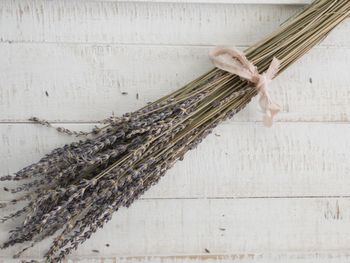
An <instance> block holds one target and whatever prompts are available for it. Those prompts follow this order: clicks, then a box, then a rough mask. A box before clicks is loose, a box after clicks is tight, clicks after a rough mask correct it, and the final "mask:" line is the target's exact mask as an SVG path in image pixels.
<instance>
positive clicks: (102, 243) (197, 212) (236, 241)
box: [0, 198, 350, 262]
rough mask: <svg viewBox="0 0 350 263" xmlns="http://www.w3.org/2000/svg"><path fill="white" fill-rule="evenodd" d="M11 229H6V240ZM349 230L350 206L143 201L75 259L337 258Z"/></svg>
mask: <svg viewBox="0 0 350 263" xmlns="http://www.w3.org/2000/svg"><path fill="white" fill-rule="evenodd" d="M12 224H13V223H12ZM10 226H11V223H9V224H4V225H0V227H1V229H0V230H1V232H2V233H4V232H5V231H6V229H8V228H10ZM349 226H350V199H348V198H342V199H338V198H335V199H329V198H317V199H289V198H287V199H284V198H282V199H255V200H254V201H253V202H252V201H251V200H246V199H192V200H189V199H175V200H174V199H171V200H139V201H137V202H135V203H134V204H133V206H132V207H131V208H129V209H122V210H120V211H119V212H118V214H117V215H115V216H114V217H113V219H112V220H111V221H110V222H109V223H108V224H107V225H106V226H105V229H104V231H98V232H96V233H95V234H94V236H93V237H92V238H91V239H89V240H88V241H86V243H84V244H83V245H82V246H81V247H80V249H79V250H78V251H76V252H74V253H73V254H72V256H71V258H75V257H82V258H90V257H91V258H94V257H100V256H102V257H106V258H108V257H115V256H121V255H122V256H125V257H129V256H130V257H138V256H144V255H150V256H166V255H178V256H180V255H200V254H207V253H206V252H205V249H207V250H208V251H209V252H210V254H213V255H225V254H226V255H230V254H231V255H232V254H236V255H240V254H244V255H247V254H249V255H261V254H262V255H269V254H282V255H283V254H288V253H296V254H297V255H301V256H302V255H303V254H307V253H314V254H315V253H317V252H318V251H323V253H328V254H331V253H332V252H334V255H337V254H339V253H345V252H346V251H347V252H348V251H349V242H350V227H349ZM4 238H6V235H2V236H1V237H0V241H1V240H3V239H4ZM106 244H109V246H106ZM48 245H49V244H48V242H47V241H44V242H41V243H40V244H38V245H37V246H36V247H34V248H33V249H32V250H31V251H30V255H31V256H32V257H34V258H37V257H40V255H41V254H42V253H44V252H45V250H46V249H47V247H48ZM17 249H18V248H17ZM95 250H97V251H99V252H95ZM14 251H16V249H13V248H11V249H8V250H3V251H2V254H1V255H2V257H5V256H10V255H11V254H12V253H14ZM134 261H135V262H137V260H136V258H134ZM280 262H282V261H280Z"/></svg>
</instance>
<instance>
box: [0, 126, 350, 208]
mask: <svg viewBox="0 0 350 263" xmlns="http://www.w3.org/2000/svg"><path fill="white" fill-rule="evenodd" d="M65 126H66V127H69V128H72V129H76V130H80V129H81V128H82V129H83V130H86V129H87V128H88V127H87V125H80V126H76V125H65ZM84 126H85V127H84ZM0 134H1V135H2V138H1V145H3V147H2V148H1V149H0V171H1V174H7V173H8V172H15V171H16V170H17V169H19V168H20V167H24V166H25V165H27V164H30V163H32V162H34V161H37V160H38V159H39V158H40V157H41V156H43V155H44V154H46V153H48V152H49V151H51V150H52V149H53V148H55V147H57V146H62V145H63V144H64V143H65V142H68V141H71V140H72V138H70V137H68V136H66V135H60V134H57V133H56V131H55V130H48V129H47V128H46V127H38V126H36V125H29V124H16V125H12V124H11V125H5V124H2V125H0ZM349 134H350V125H349V124H345V123H339V124H329V125H325V124H322V123H321V124H319V123H279V124H276V125H275V126H274V127H273V129H267V128H264V127H263V126H262V124H260V123H257V124H254V123H239V124H232V123H231V124H230V123H225V124H223V125H221V126H219V127H218V128H217V129H215V131H214V133H213V134H212V135H210V137H208V138H207V139H206V140H205V141H204V142H203V143H202V144H201V145H199V147H198V148H197V149H196V150H193V151H192V152H189V153H188V155H187V156H186V158H185V159H184V161H182V162H179V163H177V164H176V165H175V167H174V168H173V169H171V170H170V171H169V172H168V174H167V175H166V176H165V177H164V178H163V179H162V180H161V182H160V183H159V185H157V186H155V187H154V188H152V189H150V190H149V191H148V192H147V193H146V194H145V196H144V198H150V199H157V198H252V199H253V198H259V197H261V198H263V197H267V198H280V197H286V198H287V197H291V198H294V197H320V196H321V197H329V196H350V190H349V184H350V178H349V176H348V173H349V171H350V163H349V159H350V152H349V150H348V149H349V148H350V135H349ZM339 138H341V140H340V139H339ZM3 185H4V186H9V185H7V184H3ZM10 198H12V196H11V195H9V194H8V193H6V192H3V191H2V192H1V193H0V200H9V199H10ZM252 202H254V201H253V200H252Z"/></svg>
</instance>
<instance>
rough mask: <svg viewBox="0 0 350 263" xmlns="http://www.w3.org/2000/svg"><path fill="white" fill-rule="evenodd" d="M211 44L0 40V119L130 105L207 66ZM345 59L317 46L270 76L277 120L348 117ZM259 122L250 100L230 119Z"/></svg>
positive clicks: (89, 118)
mask: <svg viewBox="0 0 350 263" xmlns="http://www.w3.org/2000/svg"><path fill="white" fill-rule="evenodd" d="M210 48H211V47H194V46H191V47H180V46H178V47H174V46H168V47H165V46H130V45H127V46H125V45H97V44H96V45H95V44H79V45H75V44H74V45H70V44H1V45H0V56H1V58H2V62H3V63H1V65H0V121H2V122H9V121H10V122H16V121H19V122H23V121H26V120H27V119H28V118H29V117H31V116H33V115H34V116H38V117H42V118H46V119H49V120H50V121H56V122H72V121H78V122H81V121H83V122H94V121H98V120H101V119H104V118H106V117H108V116H110V115H112V114H113V113H114V114H116V115H121V114H123V113H125V112H128V111H133V110H136V109H138V108H140V107H142V106H144V105H145V104H146V102H149V101H153V100H156V99H158V98H159V97H161V96H163V95H165V94H167V93H169V92H171V91H173V90H176V89H178V88H180V87H181V86H182V85H184V84H186V83H187V82H188V81H190V80H192V79H194V78H195V77H197V76H198V75H200V74H203V73H204V72H206V71H208V70H209V69H211V68H212V67H213V66H212V65H211V62H210V61H209V59H208V55H207V54H208V51H209V50H210ZM349 60H350V47H349V48H345V47H344V48H331V47H327V48H326V47H318V48H315V49H314V50H312V51H311V52H310V53H309V54H308V55H306V56H305V57H304V58H302V59H301V60H300V61H299V62H298V63H297V64H295V65H293V66H292V67H291V68H290V69H288V70H287V71H286V72H284V73H283V74H282V75H281V76H280V77H279V78H277V79H276V80H274V82H272V83H271V87H270V88H271V94H272V96H273V97H274V98H275V100H276V101H277V102H278V103H279V104H280V105H282V106H283V111H282V113H281V114H280V115H279V116H278V118H277V119H278V121H348V120H349V118H350V117H349V116H350V107H349V98H350V96H349V92H350V91H349V87H348V84H347V83H350V74H348V68H349ZM335 68H336V70H334V69H335ZM260 120H261V114H260V112H259V110H258V107H257V104H256V102H252V103H251V104H250V105H249V106H248V107H247V108H246V109H245V110H244V111H243V112H242V113H241V114H239V115H238V116H237V117H236V118H234V121H260Z"/></svg>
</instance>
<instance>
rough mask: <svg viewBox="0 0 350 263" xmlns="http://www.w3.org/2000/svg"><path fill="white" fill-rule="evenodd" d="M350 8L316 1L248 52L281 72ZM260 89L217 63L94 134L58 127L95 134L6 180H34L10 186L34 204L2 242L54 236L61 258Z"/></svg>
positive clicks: (55, 254)
mask: <svg viewBox="0 0 350 263" xmlns="http://www.w3.org/2000/svg"><path fill="white" fill-rule="evenodd" d="M349 14H350V2H349V1H348V0H316V1H315V2H314V3H313V4H312V5H310V6H309V7H308V8H306V9H305V10H304V11H303V12H301V13H300V14H299V15H297V16H295V17H293V19H291V20H289V21H287V22H286V23H285V24H283V25H282V26H281V27H280V29H279V30H277V31H276V32H275V33H273V34H272V35H271V36H269V37H268V38H266V39H265V40H263V41H261V42H259V43H257V44H256V45H254V46H253V47H251V48H249V49H248V50H246V52H245V53H246V55H247V57H248V58H249V60H251V61H252V62H253V63H254V64H255V65H256V66H257V68H258V69H259V71H261V72H262V71H264V70H266V69H267V67H268V65H269V64H270V62H271V60H272V58H273V57H277V58H278V59H279V60H280V61H281V69H280V72H281V71H283V70H284V69H285V68H287V67H288V66H289V65H290V64H292V63H293V62H294V61H296V60H297V59H298V58H299V57H301V56H302V55H303V54H305V53H306V52H307V51H308V50H310V49H311V48H312V47H313V46H314V45H316V44H317V43H318V42H319V41H320V40H321V39H322V38H324V37H325V36H326V35H327V34H328V33H329V32H330V31H331V30H332V29H333V28H334V27H335V26H336V25H338V24H339V23H340V22H341V21H342V20H344V19H345V18H346V17H347V16H348V15H349ZM256 94H257V91H256V89H255V88H254V87H251V86H250V85H249V83H247V82H246V81H243V80H241V79H239V78H238V77H237V76H234V75H231V74H229V73H227V72H224V71H222V70H219V69H213V70H211V71H210V72H208V73H206V74H204V75H203V76H201V77H199V78H198V79H196V80H194V81H192V82H191V83H189V84H187V85H186V86H184V87H183V88H181V89H179V90H178V91H176V92H174V93H172V94H170V95H168V96H165V97H163V98H162V99H160V100H158V101H156V102H154V103H152V104H150V105H148V106H146V107H144V108H142V109H140V110H138V111H135V112H132V113H127V114H124V115H123V116H122V117H120V118H116V117H111V118H109V119H107V120H105V121H104V122H103V123H104V126H103V127H102V128H99V129H95V130H93V131H92V132H91V134H85V133H76V132H71V131H69V130H67V129H63V128H59V129H58V131H61V132H65V133H68V134H73V135H88V136H90V137H88V139H85V140H81V141H79V142H74V143H71V144H69V145H65V146H64V147H62V148H57V149H55V150H53V151H52V152H51V153H50V154H48V155H46V156H45V157H44V158H42V159H41V160H40V161H39V162H37V163H34V164H32V165H29V166H27V167H25V168H23V169H22V170H20V171H18V172H17V173H16V174H14V175H12V176H11V175H8V176H4V177H2V178H1V180H2V181H4V180H14V181H17V180H18V181H19V180H29V181H28V182H26V183H23V184H22V185H19V186H18V187H17V188H15V189H11V190H10V191H11V192H13V193H18V192H24V191H26V192H27V193H25V194H24V195H23V196H21V197H18V198H16V199H14V200H13V201H12V202H10V203H9V204H14V203H17V202H20V201H27V202H28V203H27V204H26V205H25V206H24V208H22V209H20V210H18V211H16V212H14V213H12V214H10V215H8V216H6V217H4V218H3V219H2V222H5V221H7V220H9V219H13V218H18V217H20V216H23V217H24V219H23V222H22V224H21V225H19V226H18V227H17V228H16V229H14V230H12V231H11V232H10V237H9V239H8V240H7V241H6V242H5V243H4V244H3V245H2V248H7V247H9V246H13V245H15V244H18V243H24V242H29V243H30V244H29V245H28V246H27V247H26V248H24V249H23V250H21V251H19V252H18V253H17V254H16V255H15V256H17V257H18V256H20V255H21V253H23V252H24V251H25V250H27V249H28V248H30V247H32V246H33V245H34V244H35V243H37V242H39V241H40V240H42V239H44V238H46V237H48V236H55V238H54V241H53V243H52V245H51V247H50V249H49V250H48V251H47V253H46V255H45V258H46V260H47V262H60V261H61V260H62V259H63V258H64V257H65V256H67V255H68V254H69V253H70V252H71V251H72V250H73V249H77V247H78V245H79V244H81V243H83V242H84V241H85V240H87V239H88V238H90V236H91V235H92V234H93V233H94V232H95V231H96V230H97V229H98V228H101V227H102V226H103V225H104V224H105V223H106V222H107V221H109V220H110V219H111V217H112V214H113V213H114V212H115V211H117V210H118V209H119V208H121V207H129V206H130V205H131V204H132V203H133V202H134V201H135V200H136V199H137V198H138V197H139V196H141V195H142V194H143V193H144V192H145V191H146V190H147V189H148V188H149V187H151V186H152V185H154V184H156V183H157V182H158V181H159V179H160V178H161V177H162V176H163V175H164V174H165V172H166V171H167V170H168V169H169V168H171V167H172V166H173V164H174V163H175V162H176V161H177V160H181V159H182V158H183V156H184V154H185V153H186V152H188V151H189V150H191V149H193V148H195V147H196V146H197V145H198V144H199V143H200V142H201V141H202V140H203V139H204V138H205V137H206V136H207V135H208V134H209V133H211V131H212V130H213V129H214V128H215V127H216V126H217V125H218V124H219V123H221V122H222V121H224V120H226V119H228V118H230V117H232V116H233V115H234V114H236V113H237V112H238V111H240V110H241V109H242V108H244V107H245V106H246V105H247V103H249V101H250V100H251V99H252V98H253V97H254V96H255V95H256ZM32 120H33V121H36V122H39V123H41V124H44V125H46V126H50V124H49V123H47V122H45V121H41V120H39V119H36V118H34V119H32ZM6 190H8V189H6ZM9 204H2V207H4V206H6V205H9Z"/></svg>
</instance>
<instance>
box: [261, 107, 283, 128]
mask: <svg viewBox="0 0 350 263" xmlns="http://www.w3.org/2000/svg"><path fill="white" fill-rule="evenodd" d="M280 111H281V107H280V106H279V105H278V104H276V103H271V104H270V105H269V106H268V108H267V109H266V111H265V115H264V119H263V121H264V125H265V126H266V127H271V126H272V124H273V119H274V118H275V116H276V115H277V114H278V113H279V112H280Z"/></svg>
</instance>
